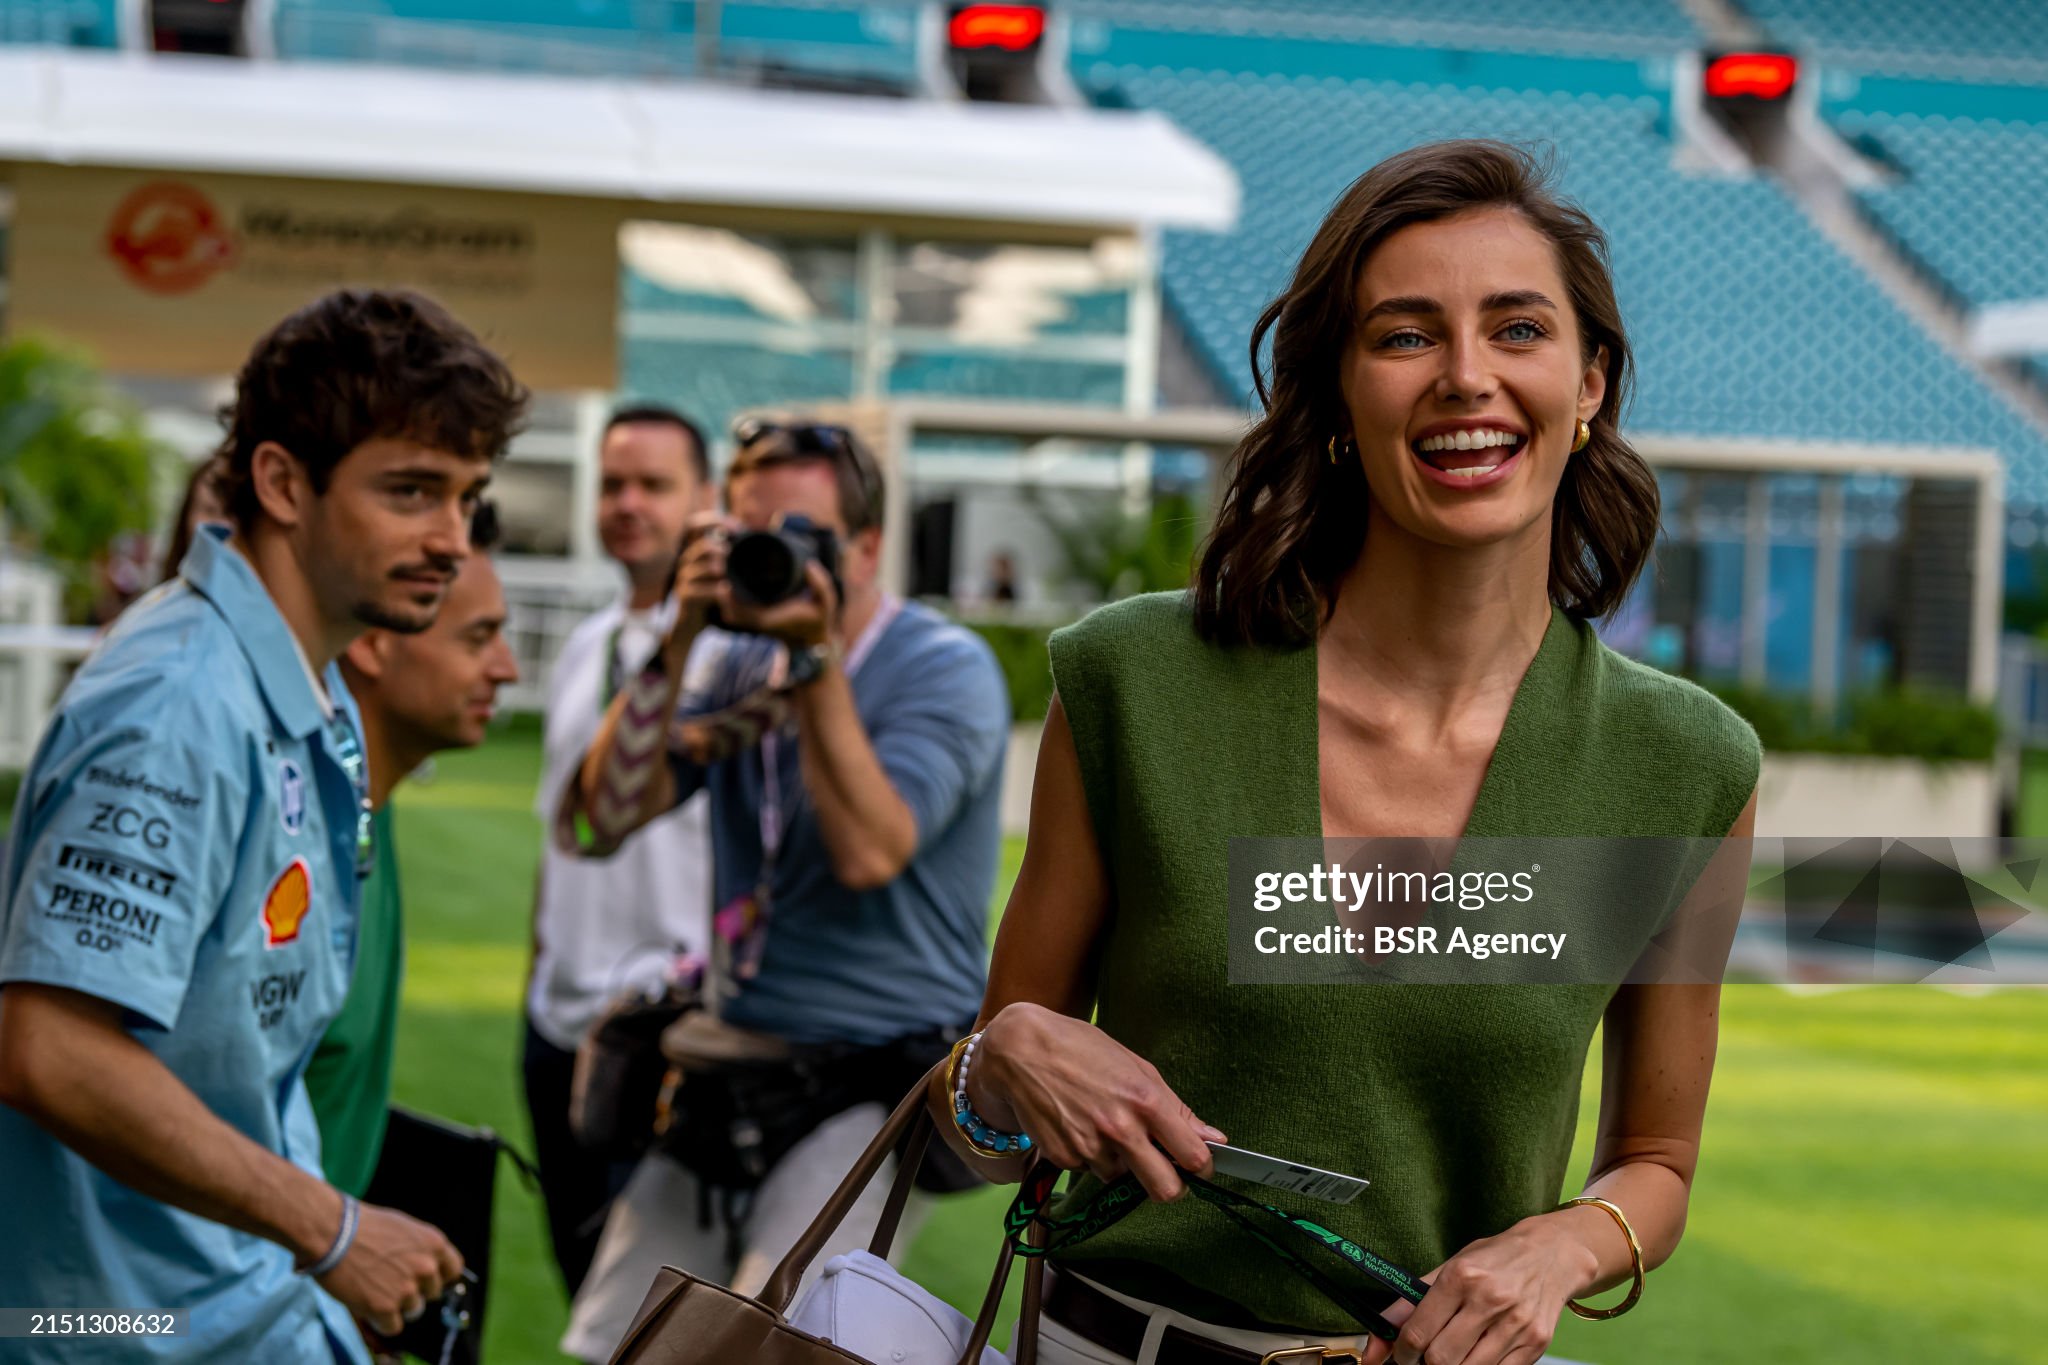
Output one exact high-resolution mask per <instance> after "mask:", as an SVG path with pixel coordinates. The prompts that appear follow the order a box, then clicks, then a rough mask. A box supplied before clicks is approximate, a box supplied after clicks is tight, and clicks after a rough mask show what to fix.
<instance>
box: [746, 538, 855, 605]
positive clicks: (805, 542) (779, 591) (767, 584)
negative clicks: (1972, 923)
mask: <svg viewBox="0 0 2048 1365" xmlns="http://www.w3.org/2000/svg"><path fill="white" fill-rule="evenodd" d="M813 560H816V561H817V562H818V563H820V564H822V565H824V566H825V572H826V573H828V574H830V575H831V576H832V592H833V596H834V597H835V598H836V599H838V600H839V601H841V602H844V601H845V600H846V586H845V584H844V583H842V582H841V581H840V578H839V537H838V536H837V535H835V534H834V533H833V532H832V530H831V528H829V527H825V526H820V525H818V524H817V523H816V522H814V521H812V520H811V519H810V518H809V517H805V516H795V515H791V516H786V517H784V518H783V519H782V524H781V525H779V526H777V527H776V528H775V529H774V530H772V531H742V532H741V533H740V534H738V535H736V536H734V537H733V538H732V542H731V544H729V545H728V546H727V547H726V551H725V576H726V578H727V579H729V580H730V581H731V583H732V595H733V598H734V600H736V601H740V602H746V603H750V604H751V605H753V606H757V607H772V606H774V605H775V604H776V603H778V602H787V601H788V600H789V599H790V598H792V597H795V596H796V595H797V594H798V593H800V592H802V591H803V590H804V571H805V568H806V566H808V565H809V564H810V563H811V562H812V561H813Z"/></svg>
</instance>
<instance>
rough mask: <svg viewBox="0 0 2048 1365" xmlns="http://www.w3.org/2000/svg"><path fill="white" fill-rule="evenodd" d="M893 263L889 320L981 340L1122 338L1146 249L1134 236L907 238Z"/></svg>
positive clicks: (963, 340) (957, 337) (972, 342)
mask: <svg viewBox="0 0 2048 1365" xmlns="http://www.w3.org/2000/svg"><path fill="white" fill-rule="evenodd" d="M893 265H894V268H893V271H892V280H893V291H892V293H893V299H892V308H891V314H892V315H891V317H890V319H889V320H890V321H891V322H892V323H893V325H894V326H895V327H896V328H898V329H899V330H911V331H938V332H941V333H943V334H944V337H945V339H947V340H951V341H954V342H957V343H966V344H970V345H974V346H996V347H1002V346H1018V345H1023V344H1026V343H1029V342H1032V341H1036V340H1039V339H1041V338H1044V337H1055V336H1091V337H1116V338H1120V337H1122V336H1123V334H1124V332H1125V331H1126V330H1127V329H1128V328H1129V326H1130V291H1131V286H1132V285H1133V284H1134V283H1135V282H1136V280H1137V268H1138V257H1137V249H1136V246H1135V244H1134V243H1132V242H1131V241H1130V240H1129V239H1128V238H1119V237H1105V238H1102V239H1101V240H1099V241H1097V242H1096V243H1094V244H1093V245H1092V246H1085V247H1076V246H1018V245H1013V244H1007V243H1000V242H977V243H962V242H906V243H902V244H899V245H898V247H897V250H896V254H895V260H894V263H893Z"/></svg>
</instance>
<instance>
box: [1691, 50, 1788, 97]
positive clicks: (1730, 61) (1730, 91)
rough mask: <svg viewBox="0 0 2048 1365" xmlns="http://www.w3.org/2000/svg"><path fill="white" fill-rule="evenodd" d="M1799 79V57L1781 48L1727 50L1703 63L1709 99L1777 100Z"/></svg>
mask: <svg viewBox="0 0 2048 1365" xmlns="http://www.w3.org/2000/svg"><path fill="white" fill-rule="evenodd" d="M1798 79H1799V60H1798V58H1796V57H1790V56H1787V55H1786V54H1784V53H1782V52H1729V53H1726V54H1724V55H1722V56H1719V57H1716V58H1714V60H1713V61H1711V62H1709V63H1708V64H1707V73H1706V92H1707V97H1708V98H1709V99H1730V98H1737V97H1741V98H1748V99H1758V100H1781V99H1783V98H1785V96H1786V95H1787V94H1789V93H1791V90H1792V85H1793V83H1794V82H1795V81H1797V80H1798Z"/></svg>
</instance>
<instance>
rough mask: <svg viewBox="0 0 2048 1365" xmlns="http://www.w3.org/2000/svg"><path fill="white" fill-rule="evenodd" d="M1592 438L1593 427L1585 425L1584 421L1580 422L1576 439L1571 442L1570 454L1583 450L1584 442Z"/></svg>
mask: <svg viewBox="0 0 2048 1365" xmlns="http://www.w3.org/2000/svg"><path fill="white" fill-rule="evenodd" d="M1592 439H1593V428H1591V427H1589V426H1587V425H1586V424H1585V423H1584V422H1580V423H1579V435H1578V439H1577V440H1575V441H1573V442H1572V454H1574V455H1576V454H1578V453H1579V452H1580V451H1582V450H1584V449H1585V448H1586V442H1588V441H1590V440H1592Z"/></svg>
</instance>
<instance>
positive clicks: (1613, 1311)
mask: <svg viewBox="0 0 2048 1365" xmlns="http://www.w3.org/2000/svg"><path fill="white" fill-rule="evenodd" d="M1579 1204H1592V1205H1594V1206H1595V1207H1597V1208H1603V1209H1605V1210H1607V1213H1608V1216H1609V1217H1611V1218H1613V1219H1614V1221H1615V1222H1617V1223H1619V1224H1621V1235H1622V1236H1624V1237H1626V1238H1628V1255H1629V1262H1630V1269H1632V1270H1633V1271H1634V1272H1635V1283H1634V1284H1631V1285H1630V1286H1629V1287H1628V1297H1627V1298H1625V1299H1623V1300H1622V1301H1621V1302H1620V1303H1617V1304H1616V1305H1614V1307H1612V1308H1586V1307H1583V1306H1582V1305H1580V1304H1577V1303H1574V1302H1572V1301H1571V1300H1570V1299H1567V1300H1565V1305H1564V1306H1565V1307H1567V1308H1569V1309H1571V1310H1572V1312H1574V1313H1576V1314H1578V1315H1579V1316H1580V1317H1582V1318H1585V1319H1586V1320H1587V1321H1589V1322H1599V1321H1601V1320H1602V1319H1604V1318H1618V1317H1620V1316H1621V1315H1622V1314H1623V1313H1626V1312H1627V1311H1628V1310H1629V1309H1631V1308H1633V1307H1635V1306H1636V1300H1637V1299H1640V1298H1641V1297H1642V1296H1643V1247H1642V1243H1640V1242H1638V1241H1636V1230H1635V1229H1634V1228H1632V1227H1630V1226H1629V1225H1628V1215H1627V1214H1625V1213H1623V1212H1622V1211H1621V1210H1620V1209H1618V1208H1616V1207H1615V1206H1614V1205H1613V1204H1611V1203H1609V1202H1608V1201H1607V1200H1605V1199H1599V1198H1596V1197H1594V1196H1592V1195H1582V1196H1580V1197H1579V1198H1577V1199H1567V1200H1565V1201H1564V1202H1563V1203H1562V1204H1559V1205H1558V1206H1557V1209H1553V1210H1552V1212H1553V1213H1555V1212H1557V1211H1558V1210H1559V1209H1569V1208H1573V1207H1575V1206H1577V1205H1579Z"/></svg>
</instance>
